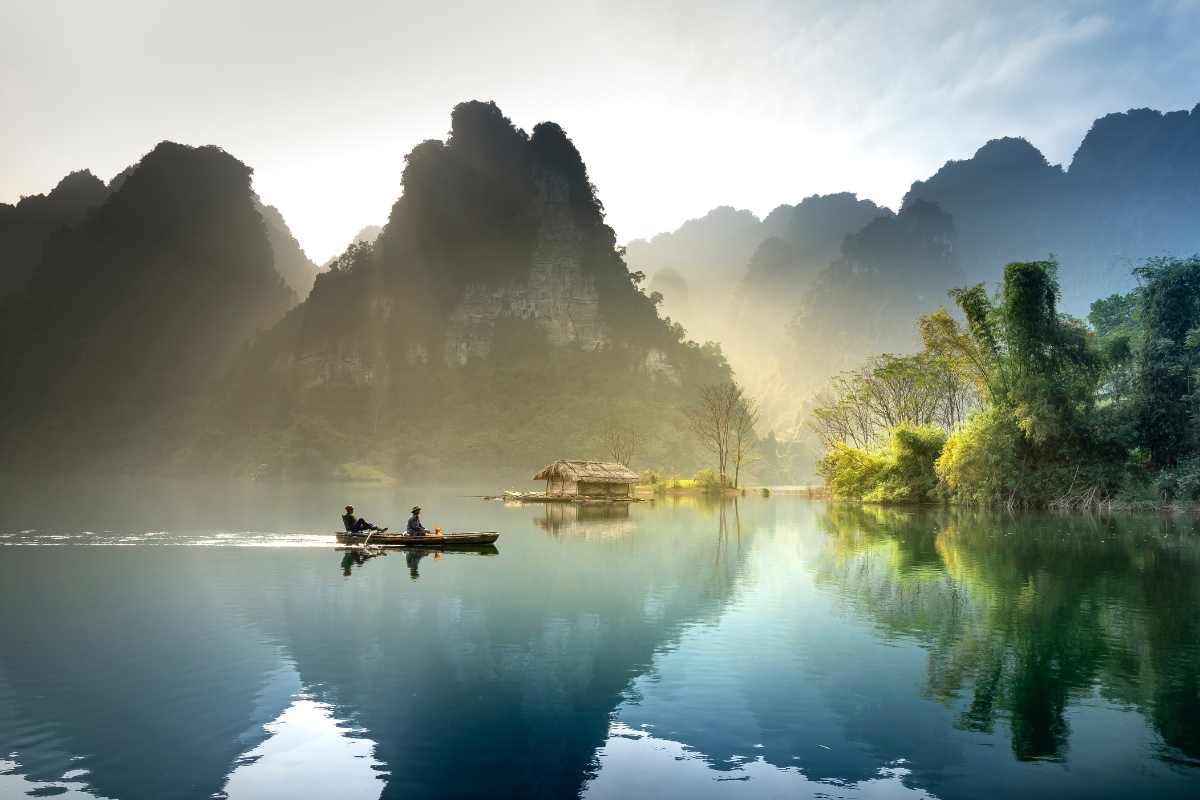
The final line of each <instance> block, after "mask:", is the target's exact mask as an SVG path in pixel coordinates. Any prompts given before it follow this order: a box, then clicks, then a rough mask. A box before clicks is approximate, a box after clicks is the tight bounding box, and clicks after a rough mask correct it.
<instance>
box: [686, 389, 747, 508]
mask: <svg viewBox="0 0 1200 800" xmlns="http://www.w3.org/2000/svg"><path fill="white" fill-rule="evenodd" d="M684 413H685V414H686V416H687V421H688V427H689V428H691V431H692V433H694V434H695V435H696V438H697V439H699V440H700V443H701V444H702V445H704V447H705V449H706V450H708V451H709V452H710V453H712V454H713V455H714V456H716V459H717V475H718V478H719V480H720V483H721V486H728V485H729V466H730V460H731V459H732V460H733V462H734V465H735V468H736V469H739V470H740V468H741V464H742V462H743V460H744V458H745V457H746V455H747V453H748V452H749V447H750V444H751V439H752V438H753V429H754V422H756V421H757V419H758V411H757V408H754V407H752V406H751V405H749V404H748V401H747V399H746V396H745V392H744V391H743V389H742V387H741V386H738V385H737V384H736V383H735V382H733V381H726V382H725V383H716V384H711V385H709V386H705V387H703V388H702V389H701V390H700V396H699V398H697V400H696V402H695V403H694V404H692V405H690V406H688V407H687V408H686V409H685V410H684ZM747 420H748V421H749V425H748V427H747V424H746V423H747ZM747 432H749V433H747Z"/></svg>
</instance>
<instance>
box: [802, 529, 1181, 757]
mask: <svg viewBox="0 0 1200 800" xmlns="http://www.w3.org/2000/svg"><path fill="white" fill-rule="evenodd" d="M822 523H823V525H824V527H825V529H826V530H827V532H828V533H829V534H830V536H831V540H832V549H831V556H830V558H829V559H828V560H827V561H826V562H825V563H824V564H823V565H821V567H820V570H819V578H820V579H821V580H822V581H823V582H825V583H828V584H833V585H836V586H837V587H838V588H839V589H840V591H841V592H842V593H843V594H844V595H845V596H846V597H848V598H849V599H850V600H851V601H852V603H853V604H854V605H855V606H856V607H858V608H861V609H864V610H866V611H867V612H869V613H870V614H871V616H872V617H873V618H874V619H875V620H876V621H877V622H878V623H879V624H880V625H881V626H882V628H883V629H884V630H885V631H890V632H892V633H895V634H904V635H911V636H914V637H916V638H918V639H919V640H921V641H922V642H924V643H925V645H926V646H927V647H928V649H929V672H928V687H927V690H928V692H929V694H930V695H931V696H932V697H934V698H935V699H937V700H939V701H941V702H946V703H949V702H951V701H952V700H954V699H955V698H957V697H958V696H959V694H960V693H961V692H962V691H963V690H964V689H966V687H969V691H970V692H971V699H970V702H969V703H968V705H967V707H966V709H965V710H964V711H963V713H962V715H961V717H960V719H959V724H960V725H961V726H962V727H964V728H966V729H968V730H975V731H983V732H991V731H992V730H993V729H994V726H995V723H996V721H997V719H1005V720H1007V722H1008V724H1009V727H1010V731H1011V741H1012V748H1013V752H1014V754H1015V755H1016V757H1017V758H1019V759H1022V760H1032V759H1051V760H1057V759H1062V758H1063V757H1064V756H1065V754H1066V752H1067V746H1068V740H1069V736H1070V726H1069V724H1068V722H1067V719H1066V711H1067V709H1068V707H1069V706H1070V705H1071V703H1072V702H1073V701H1074V702H1077V701H1079V700H1081V699H1083V698H1085V697H1088V696H1090V695H1091V694H1092V693H1093V692H1094V691H1095V690H1096V689H1097V688H1098V689H1099V691H1100V692H1101V694H1102V695H1103V696H1104V697H1105V698H1106V699H1108V700H1110V701H1112V702H1114V703H1119V704H1128V705H1131V706H1134V707H1136V708H1138V709H1139V710H1140V711H1141V712H1142V713H1143V715H1144V716H1145V717H1146V718H1148V719H1149V720H1150V721H1151V723H1152V724H1153V726H1154V728H1155V729H1156V730H1157V732H1158V734H1159V735H1160V736H1161V737H1162V739H1163V741H1164V742H1165V744H1166V745H1167V749H1166V750H1165V751H1164V753H1163V756H1164V757H1165V758H1177V757H1181V756H1182V757H1184V758H1187V759H1197V758H1200V728H1198V727H1197V726H1196V725H1195V724H1194V722H1193V721H1194V720H1195V719H1196V716H1197V714H1200V664H1198V663H1197V656H1198V655H1200V617H1198V612H1200V590H1198V582H1197V580H1196V576H1197V574H1198V573H1200V541H1198V540H1197V539H1196V538H1195V534H1194V532H1193V531H1191V530H1185V529H1184V528H1185V526H1184V525H1182V524H1177V523H1173V522H1170V521H1164V520H1158V519H1155V520H1144V519H1123V520H1114V519H1095V518H1084V517H1074V518H1064V517H1010V516H1004V517H999V516H991V515H987V514H977V513H972V512H965V511H944V510H941V511H933V512H921V513H908V512H901V511H895V510H890V509H881V508H871V507H857V506H832V507H831V508H830V509H829V511H828V513H827V514H826V515H825V516H824V518H823V520H822Z"/></svg>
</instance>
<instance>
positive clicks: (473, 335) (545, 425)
mask: <svg viewBox="0 0 1200 800" xmlns="http://www.w3.org/2000/svg"><path fill="white" fill-rule="evenodd" d="M401 188H402V192H401V193H400V199H399V200H397V201H396V203H395V205H394V206H393V207H392V210H391V214H390V216H389V219H388V222H387V225H386V226H385V227H384V229H383V231H382V232H381V233H380V234H379V236H378V238H377V239H376V240H375V241H374V242H373V243H370V244H368V243H356V244H352V245H351V246H350V247H349V248H348V249H347V250H346V252H345V253H344V254H343V255H342V256H341V257H340V258H339V259H337V261H336V262H335V263H334V264H333V265H332V266H331V267H330V268H329V270H328V271H326V272H323V273H322V274H321V275H320V276H318V278H317V280H316V283H315V285H314V286H313V290H312V293H311V294H310V295H309V296H308V298H307V299H306V300H305V301H304V302H303V303H301V304H300V305H299V306H298V307H297V308H295V309H293V310H292V311H291V312H289V313H288V315H287V316H286V318H285V319H284V320H283V321H282V322H280V323H279V324H278V325H276V326H275V327H274V328H272V329H271V330H270V331H267V332H265V333H264V334H263V335H261V336H260V337H258V338H257V340H256V341H255V342H254V344H253V345H252V346H251V347H250V348H249V350H248V351H247V352H246V353H245V355H244V356H243V357H242V358H241V359H240V361H239V363H238V365H237V367H236V368H235V370H234V371H233V373H232V375H231V377H230V380H229V383H228V387H227V394H226V400H225V403H226V408H225V412H224V413H225V416H224V417H223V418H222V419H221V420H220V421H218V422H216V423H214V425H213V427H214V428H219V429H221V430H224V431H226V432H227V434H228V435H227V436H226V437H225V439H224V440H223V442H221V443H220V446H219V447H215V448H213V449H211V450H210V451H209V452H208V454H207V458H208V462H207V463H208V464H209V465H214V466H213V468H214V469H219V468H222V466H221V465H228V464H238V465H241V468H242V469H243V470H248V471H250V472H252V473H253V474H255V475H260V476H262V475H290V476H305V477H328V476H330V475H336V474H343V475H355V474H357V475H363V474H367V475H370V474H378V472H380V471H382V472H384V473H387V474H390V475H396V476H405V477H407V478H427V477H431V476H447V475H457V476H462V475H463V474H470V473H472V472H474V473H481V472H488V471H490V472H492V473H494V472H495V471H496V470H498V469H505V470H514V471H515V472H516V474H518V475H521V476H522V477H524V473H527V472H529V471H530V470H532V469H534V468H536V467H537V466H539V465H540V464H541V463H544V462H546V461H548V460H551V459H553V458H556V457H562V456H564V455H567V454H571V453H574V454H585V455H586V454H599V451H598V448H599V446H600V445H599V434H600V433H601V432H602V430H603V428H604V426H605V425H608V424H611V422H612V421H613V420H620V421H621V424H623V425H624V424H631V425H636V426H637V427H638V428H639V429H640V430H641V431H642V433H643V434H644V442H645V446H644V450H645V457H646V459H647V461H648V462H649V463H656V464H660V465H671V464H679V465H680V466H687V467H693V468H694V458H693V457H692V455H691V448H692V446H693V445H692V444H691V442H690V440H689V437H688V436H687V435H686V434H685V433H683V432H682V430H681V428H682V426H681V425H680V422H681V414H680V409H681V408H682V406H683V405H684V404H685V403H687V402H690V401H691V399H692V398H693V394H694V390H695V389H696V387H698V386H699V385H701V384H703V383H708V382H712V381H716V380H720V379H722V378H723V377H725V376H727V375H728V368H727V366H726V365H725V362H724V359H723V358H722V356H721V355H720V351H719V349H716V348H713V347H708V348H701V347H699V346H697V345H694V344H692V343H689V342H686V341H684V340H683V333H682V331H681V330H680V329H678V328H677V327H672V326H671V325H669V324H668V323H667V322H666V321H664V320H663V319H661V318H660V317H659V315H658V313H657V308H656V304H655V300H654V298H652V297H649V296H647V295H646V294H645V293H643V292H642V291H641V290H640V288H639V286H638V285H637V281H638V278H637V277H635V276H633V275H631V273H630V271H629V269H628V268H627V267H626V265H625V262H624V261H623V260H622V258H621V255H620V252H619V251H618V249H617V247H616V241H615V237H614V234H613V232H612V229H611V228H609V227H608V226H607V225H606V224H605V222H604V217H603V212H602V206H601V204H600V201H599V200H598V198H597V197H596V195H595V190H594V188H593V186H592V184H591V182H590V180H589V178H588V174H587V169H586V167H585V165H584V163H583V160H582V158H581V157H580V154H579V152H578V151H577V150H576V148H575V146H574V145H573V144H572V142H571V140H570V139H569V138H568V137H567V135H566V133H565V132H564V131H563V130H562V129H561V128H560V127H559V126H558V125H556V124H554V123H552V122H543V123H541V124H539V125H537V126H535V127H534V129H533V131H532V133H531V134H527V133H526V132H525V131H524V130H521V129H519V128H517V127H515V126H514V125H513V124H512V122H511V120H509V119H508V118H507V117H505V116H504V115H503V113H502V112H501V111H500V110H499V109H498V108H497V107H496V105H495V104H494V103H483V102H469V103H463V104H460V105H458V106H456V107H455V109H454V111H453V113H452V115H451V130H450V135H449V138H448V139H446V140H445V141H441V140H429V141H425V142H423V143H421V144H419V145H418V146H417V147H416V148H414V149H413V151H412V152H411V153H409V155H408V158H407V163H406V167H405V170H404V173H403V176H402V187H401ZM202 466H203V465H202Z"/></svg>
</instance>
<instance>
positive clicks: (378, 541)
mask: <svg viewBox="0 0 1200 800" xmlns="http://www.w3.org/2000/svg"><path fill="white" fill-rule="evenodd" d="M335 535H336V536H337V540H338V541H339V542H340V543H342V544H369V545H371V546H372V547H374V546H375V545H379V546H381V547H420V548H422V549H426V550H429V549H433V550H437V549H445V548H447V547H479V546H481V545H490V544H492V543H494V542H495V541H496V540H497V539H499V538H500V534H498V533H496V532H495V531H470V532H463V533H443V534H438V535H435V534H432V533H427V534H425V535H424V536H409V535H408V534H407V533H374V534H372V533H369V532H366V531H364V532H362V533H346V532H345V531H338V532H337V533H336V534H335Z"/></svg>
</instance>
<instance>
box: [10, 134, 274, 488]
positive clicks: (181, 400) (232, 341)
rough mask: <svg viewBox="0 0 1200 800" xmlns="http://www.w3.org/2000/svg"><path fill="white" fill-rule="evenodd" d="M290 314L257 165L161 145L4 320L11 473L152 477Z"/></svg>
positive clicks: (65, 231)
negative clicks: (158, 458)
mask: <svg viewBox="0 0 1200 800" xmlns="http://www.w3.org/2000/svg"><path fill="white" fill-rule="evenodd" d="M294 302H295V296H294V294H293V293H292V291H291V290H289V289H288V288H287V286H285V285H284V283H283V281H282V280H281V279H280V277H279V275H278V273H277V272H276V271H275V269H274V262H273V256H272V249H271V244H270V240H269V238H268V233H267V229H266V225H265V224H264V222H263V218H262V216H260V214H259V212H258V211H257V209H256V207H255V198H254V195H253V193H252V192H251V190H250V169H249V168H248V167H246V166H245V165H244V164H242V163H241V162H240V161H238V160H237V159H235V158H234V157H233V156H230V155H229V154H227V153H225V152H224V151H222V150H220V149H218V148H216V147H187V146H184V145H179V144H173V143H171V142H163V143H161V144H159V145H158V146H157V147H155V148H154V149H153V150H152V151H151V152H150V153H149V154H147V155H146V156H145V157H144V158H143V159H142V160H141V161H140V162H139V163H138V164H137V165H136V166H135V167H133V168H132V169H131V170H129V171H128V172H127V173H126V174H125V175H124V177H123V179H122V180H121V181H120V183H119V185H118V186H117V188H115V189H114V190H112V191H111V193H110V194H109V195H108V196H107V197H106V198H105V199H104V201H103V202H102V203H100V204H99V205H98V206H97V207H95V208H94V209H93V210H92V212H91V213H90V214H88V215H87V217H86V219H84V220H83V221H82V222H81V223H79V224H78V225H77V226H76V227H74V228H61V229H59V230H58V231H57V232H55V233H54V234H52V235H51V236H50V237H49V238H48V239H47V240H46V242H45V245H44V248H43V255H42V258H41V260H40V262H39V264H38V266H37V268H36V269H35V271H34V274H33V276H32V278H31V280H30V281H29V283H28V285H27V286H26V287H25V288H24V290H22V291H21V292H20V293H18V294H17V295H14V296H12V297H10V298H9V299H8V301H6V302H5V303H4V305H3V308H0V325H2V326H3V327H2V329H0V332H2V334H3V335H2V336H0V391H2V393H3V395H4V397H5V402H4V404H3V407H2V412H0V413H2V414H3V417H0V443H2V445H3V449H4V451H5V452H6V453H7V454H9V455H10V456H11V462H10V463H21V464H22V465H23V467H28V468H36V467H37V466H39V465H42V466H50V465H65V466H71V467H85V466H92V467H95V466H101V465H102V466H104V467H105V468H106V469H117V470H119V469H123V468H130V467H133V466H135V465H136V466H141V467H144V466H145V465H146V463H147V459H148V458H150V457H151V454H156V453H161V452H162V451H163V450H164V449H166V448H170V447H171V446H172V444H173V443H176V442H179V441H182V440H183V438H184V436H185V434H186V433H187V431H186V427H187V423H188V421H189V420H191V419H193V418H194V411H195V409H196V408H198V407H200V406H202V405H203V404H204V403H205V402H206V400H205V398H206V393H207V392H209V391H210V390H211V386H212V385H213V383H214V381H216V380H217V379H218V378H219V377H220V376H221V375H222V374H223V372H224V370H225V369H227V367H228V365H229V363H230V362H231V360H232V358H233V357H234V355H235V354H236V353H237V351H238V349H239V347H241V346H242V344H243V343H244V342H245V341H246V340H247V339H248V338H249V337H250V335H251V334H252V333H254V332H255V331H256V330H258V329H260V328H265V327H267V326H269V325H271V324H272V323H274V322H276V321H277V320H279V319H280V317H281V316H282V315H283V314H284V312H285V311H286V310H287V309H288V307H289V306H290V305H292V304H293V303H294Z"/></svg>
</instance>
